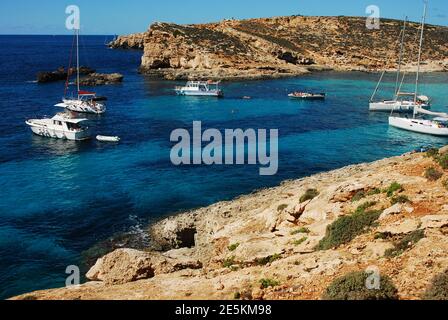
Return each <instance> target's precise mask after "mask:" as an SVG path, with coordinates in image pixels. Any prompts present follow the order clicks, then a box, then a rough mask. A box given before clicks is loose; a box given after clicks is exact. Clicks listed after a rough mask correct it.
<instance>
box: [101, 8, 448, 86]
mask: <svg viewBox="0 0 448 320" xmlns="http://www.w3.org/2000/svg"><path fill="white" fill-rule="evenodd" d="M401 28H402V21H398V20H390V19H383V20H382V25H381V28H380V29H379V30H369V29H367V28H366V26H365V18H362V17H305V16H290V17H275V18H262V19H249V20H224V21H221V22H219V23H208V24H196V25H177V24H173V23H159V22H158V23H154V24H153V25H151V26H150V28H149V30H148V31H147V32H144V33H138V34H133V35H129V36H121V37H119V38H118V39H117V40H116V41H114V42H112V43H111V44H110V47H112V48H122V49H140V50H143V56H142V63H141V66H140V72H141V73H143V74H147V75H150V76H152V77H157V78H163V79H168V80H186V79H200V80H201V79H202V80H205V79H212V80H258V79H270V78H281V77H292V76H298V75H302V74H306V73H309V72H313V71H318V70H334V71H364V72H379V71H382V70H394V69H395V68H396V65H397V61H398V47H397V42H398V36H399V34H400V30H401ZM418 28H419V24H418V23H410V24H409V25H408V36H407V37H406V39H405V42H406V43H405V47H406V52H405V54H404V60H403V62H404V67H403V70H405V71H407V72H412V71H415V69H416V66H415V60H416V57H415V56H414V53H415V52H417V51H416V50H417V48H418V43H416V41H415V38H416V37H415V35H417V33H418ZM447 31H448V28H447V27H442V26H432V25H429V26H427V27H426V34H425V50H424V54H423V63H422V72H438V71H442V72H443V71H444V72H446V71H448V54H447V52H448V46H447V43H448V32H447ZM372 48H376V49H375V50H372Z"/></svg>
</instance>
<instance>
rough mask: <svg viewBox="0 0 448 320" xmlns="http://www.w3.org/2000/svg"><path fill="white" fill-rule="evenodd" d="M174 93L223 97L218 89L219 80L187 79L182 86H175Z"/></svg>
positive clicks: (222, 93)
mask: <svg viewBox="0 0 448 320" xmlns="http://www.w3.org/2000/svg"><path fill="white" fill-rule="evenodd" d="M175 91H176V94H178V95H180V96H204V97H218V98H220V97H223V96H224V92H223V91H222V90H221V89H219V82H213V81H188V82H187V84H186V85H185V86H184V87H176V88H175Z"/></svg>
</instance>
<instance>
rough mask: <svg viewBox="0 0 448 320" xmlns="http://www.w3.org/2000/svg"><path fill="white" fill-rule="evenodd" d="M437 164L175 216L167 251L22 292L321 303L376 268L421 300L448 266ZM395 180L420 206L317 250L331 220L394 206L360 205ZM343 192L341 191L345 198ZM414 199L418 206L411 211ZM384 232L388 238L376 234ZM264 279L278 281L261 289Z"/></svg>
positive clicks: (312, 184) (286, 186)
mask: <svg viewBox="0 0 448 320" xmlns="http://www.w3.org/2000/svg"><path fill="white" fill-rule="evenodd" d="M435 165H436V164H435V162H434V160H433V159H431V158H429V157H425V156H424V155H423V154H419V153H416V154H406V155H403V156H400V157H394V158H390V159H384V160H380V161H376V162H373V163H369V164H360V165H354V166H348V167H345V168H342V169H339V170H335V171H331V172H326V173H321V174H318V175H314V176H311V177H307V178H304V179H299V180H293V181H287V182H285V183H282V184H281V185H280V186H278V187H275V188H271V189H265V190H261V191H258V192H256V193H253V194H250V195H247V196H242V197H239V198H237V199H235V200H233V201H228V202H220V203H216V204H214V205H212V206H209V207H207V208H200V209H197V210H193V211H190V212H186V213H183V214H180V215H177V216H175V217H170V218H168V219H164V220H162V221H160V222H157V223H155V224H153V225H152V226H151V227H150V228H149V229H150V232H151V234H153V235H154V239H153V240H154V243H153V249H154V248H155V249H159V250H160V249H162V251H154V250H153V249H151V248H148V252H138V251H137V252H136V251H133V250H126V249H125V250H121V251H118V252H113V253H112V254H110V255H107V256H105V257H103V258H102V259H101V260H100V261H99V262H98V263H97V265H96V266H95V267H94V268H92V270H91V271H90V272H89V278H92V279H95V281H94V282H88V283H86V284H83V285H81V286H80V287H79V288H70V289H67V288H61V289H55V290H44V291H40V292H33V293H28V294H26V295H23V296H19V297H16V298H15V299H48V300H51V299H77V300H79V299H85V300H89V299H101V300H103V299H119V300H122V299H128V300H158V299H169V300H173V299H181V300H183V299H205V300H208V299H225V300H228V299H234V298H235V297H236V296H239V297H240V298H241V299H282V300H284V299H292V300H294V299H304V300H316V299H320V298H321V297H322V294H323V293H324V292H325V290H326V288H327V287H328V285H329V284H330V283H331V282H332V281H334V280H335V279H336V278H339V277H341V276H343V275H345V274H347V273H349V272H353V271H362V270H367V268H371V267H375V268H378V269H379V271H380V273H381V274H382V275H387V276H388V277H389V278H390V279H391V281H392V282H393V283H394V285H395V286H396V287H397V289H398V292H399V298H400V299H405V300H418V299H421V296H422V294H423V292H424V291H425V289H426V288H427V286H428V284H429V283H430V281H431V279H432V278H433V277H434V276H435V275H437V274H438V273H440V272H442V271H444V270H446V269H447V268H448V255H447V254H446V252H448V239H447V237H448V232H447V222H448V220H447V218H446V217H447V216H448V215H444V214H442V213H441V212H443V208H444V207H446V206H447V205H448V198H447V197H446V196H445V195H446V190H445V189H444V187H443V186H442V184H441V183H434V182H431V181H428V180H427V179H425V178H423V177H422V174H423V173H424V172H425V170H426V168H428V167H430V166H435ZM395 181H396V182H398V183H400V184H401V185H402V186H403V189H404V190H403V191H402V194H403V195H406V196H407V197H409V199H411V201H412V205H410V204H405V205H403V206H402V207H400V209H402V210H398V209H399V207H398V206H396V207H395V208H393V210H392V209H391V212H390V213H391V214H389V215H386V216H385V217H383V219H379V220H377V221H376V223H375V224H373V225H372V226H371V227H370V228H366V229H365V230H364V231H363V232H361V233H360V234H359V235H358V236H356V237H354V238H353V239H351V240H350V241H347V242H346V243H342V244H341V245H339V246H338V247H337V248H334V249H330V250H322V251H319V250H316V246H317V244H318V243H319V241H320V240H321V239H322V238H323V237H324V236H325V235H326V231H327V227H328V226H329V225H331V224H332V223H334V222H335V221H336V220H337V219H339V218H340V217H341V216H346V215H350V214H352V213H353V212H354V210H356V209H357V207H358V206H359V205H361V204H363V203H365V202H373V201H374V202H375V203H376V204H375V206H374V207H372V208H373V209H375V210H381V208H386V209H388V208H390V207H391V198H390V197H388V196H387V194H385V193H379V194H372V195H368V194H366V196H365V198H364V199H362V200H360V201H358V202H355V203H354V202H352V201H351V198H350V195H351V194H352V193H353V192H357V190H361V189H362V190H372V189H374V188H378V189H380V190H384V189H387V188H388V187H389V186H390V184H391V183H392V182H395ZM309 188H315V189H316V190H318V191H319V196H318V197H316V198H315V199H313V200H312V201H310V203H309V204H308V206H306V209H305V210H304V213H303V214H302V215H301V217H300V219H298V220H297V221H295V223H289V222H288V221H287V219H288V218H290V217H291V216H290V214H289V210H292V209H291V208H295V207H296V206H297V204H298V203H299V202H300V201H299V200H300V198H301V196H302V195H303V194H304V192H305V191H306V190H307V189H309ZM341 195H344V196H343V197H340V196H341ZM335 196H339V198H338V201H337V202H334V201H333V200H334V199H335ZM344 199H347V200H346V201H343V200H344ZM408 206H409V207H412V209H413V210H407V208H408ZM279 208H285V209H284V210H279ZM392 212H394V213H395V214H392ZM274 221H275V223H274ZM272 225H275V228H274V229H273V228H272ZM299 229H300V230H299ZM419 229H424V231H425V232H424V237H423V238H422V239H418V241H417V242H416V243H410V245H409V246H408V247H407V248H405V249H403V250H401V251H400V252H398V253H397V255H396V256H394V257H388V256H385V252H386V250H388V249H391V248H393V246H394V244H396V243H398V242H399V241H400V240H401V239H402V238H403V236H405V235H408V234H409V233H410V232H412V231H415V230H419ZM381 232H384V234H383V236H384V239H378V237H377V236H378V235H379V234H380V233H381ZM260 259H261V260H260ZM261 279H265V280H269V281H272V283H278V284H279V285H278V286H275V288H266V289H263V290H262V289H261V288H260V280H261ZM98 280H101V281H98ZM129 281H131V282H129Z"/></svg>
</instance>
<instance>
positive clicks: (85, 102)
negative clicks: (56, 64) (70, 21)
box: [55, 29, 106, 114]
mask: <svg viewBox="0 0 448 320" xmlns="http://www.w3.org/2000/svg"><path fill="white" fill-rule="evenodd" d="M75 38H76V78H77V79H76V87H77V92H76V96H75V97H71V98H67V97H66V95H67V90H68V87H69V84H70V82H69V80H70V79H69V78H70V72H69V73H68V76H67V82H66V84H65V92H64V98H63V99H62V103H58V104H56V105H55V107H61V108H65V109H67V110H69V111H74V112H81V113H93V114H102V113H105V112H106V106H105V104H104V101H106V99H105V98H103V97H97V96H96V93H94V92H88V91H82V90H81V88H80V77H79V74H80V73H79V29H76V30H75ZM70 56H72V55H70ZM71 63H72V62H71V60H70V63H69V68H68V69H69V70H70V67H71Z"/></svg>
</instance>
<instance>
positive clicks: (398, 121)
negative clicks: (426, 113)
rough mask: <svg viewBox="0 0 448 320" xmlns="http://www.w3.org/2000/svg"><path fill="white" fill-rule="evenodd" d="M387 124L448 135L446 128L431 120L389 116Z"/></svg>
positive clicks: (415, 130) (421, 131) (403, 128)
mask: <svg viewBox="0 0 448 320" xmlns="http://www.w3.org/2000/svg"><path fill="white" fill-rule="evenodd" d="M389 125H390V126H392V127H395V128H398V129H402V130H407V131H412V132H417V133H423V134H429V135H433V136H441V137H448V128H444V127H438V126H437V125H436V124H435V123H434V122H433V121H430V120H421V119H406V118H400V117H389Z"/></svg>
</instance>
